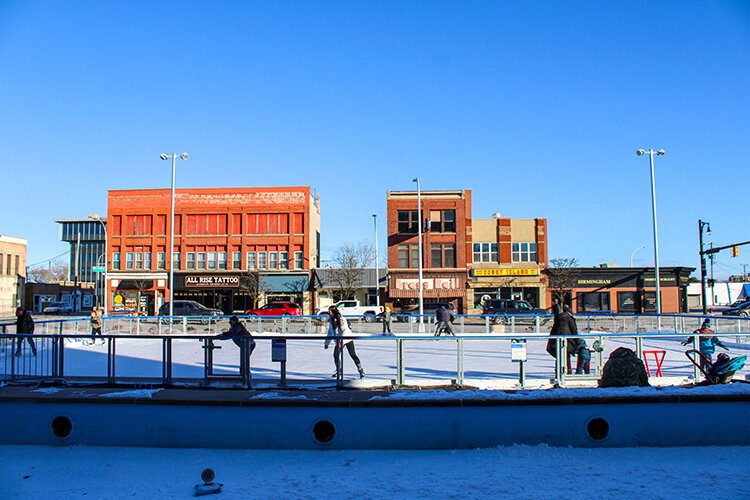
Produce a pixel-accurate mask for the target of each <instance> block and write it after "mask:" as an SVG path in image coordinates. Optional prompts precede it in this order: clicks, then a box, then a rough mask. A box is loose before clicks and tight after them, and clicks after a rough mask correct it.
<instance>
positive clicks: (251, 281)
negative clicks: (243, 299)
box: [240, 270, 265, 309]
mask: <svg viewBox="0 0 750 500" xmlns="http://www.w3.org/2000/svg"><path fill="white" fill-rule="evenodd" d="M240 289H242V290H245V291H247V292H248V293H250V296H251V297H252V298H253V307H252V308H253V309H255V308H256V307H258V298H259V295H260V292H263V291H264V290H265V287H264V284H263V275H262V274H260V273H259V272H258V271H255V270H249V271H245V272H244V273H242V275H241V276H240Z"/></svg>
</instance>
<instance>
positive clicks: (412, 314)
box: [395, 302, 456, 323]
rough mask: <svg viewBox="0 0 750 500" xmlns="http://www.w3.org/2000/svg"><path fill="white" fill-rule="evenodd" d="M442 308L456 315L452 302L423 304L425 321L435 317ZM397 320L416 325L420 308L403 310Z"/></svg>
mask: <svg viewBox="0 0 750 500" xmlns="http://www.w3.org/2000/svg"><path fill="white" fill-rule="evenodd" d="M440 306H443V307H445V308H446V309H448V311H450V313H451V314H456V308H455V307H453V304H451V303H450V302H428V303H426V304H422V310H423V311H424V316H425V319H426V318H427V317H429V316H434V315H435V312H436V311H437V310H438V309H440ZM395 318H396V320H397V321H402V322H404V323H406V322H407V321H408V322H412V323H414V322H415V321H417V319H418V318H419V306H417V307H414V308H411V309H402V310H401V312H400V313H398V314H397V315H396V316H395Z"/></svg>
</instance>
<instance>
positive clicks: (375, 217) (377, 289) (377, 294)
mask: <svg viewBox="0 0 750 500" xmlns="http://www.w3.org/2000/svg"><path fill="white" fill-rule="evenodd" d="M372 223H373V225H374V231H375V305H376V306H378V307H380V270H379V269H378V262H379V256H378V214H372Z"/></svg>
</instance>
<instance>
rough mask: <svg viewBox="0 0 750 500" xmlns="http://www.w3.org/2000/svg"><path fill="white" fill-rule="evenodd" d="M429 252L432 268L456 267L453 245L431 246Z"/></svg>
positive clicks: (454, 247)
mask: <svg viewBox="0 0 750 500" xmlns="http://www.w3.org/2000/svg"><path fill="white" fill-rule="evenodd" d="M430 250H431V251H430V257H431V262H432V267H456V246H455V245H454V244H453V243H446V244H443V245H432V248H431V249H430Z"/></svg>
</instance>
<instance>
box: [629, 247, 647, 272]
mask: <svg viewBox="0 0 750 500" xmlns="http://www.w3.org/2000/svg"><path fill="white" fill-rule="evenodd" d="M644 248H646V247H644V246H640V247H638V248H636V249H635V250H633V252H632V253H631V254H630V267H633V257H635V253H636V252H637V251H638V250H643V249H644Z"/></svg>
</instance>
